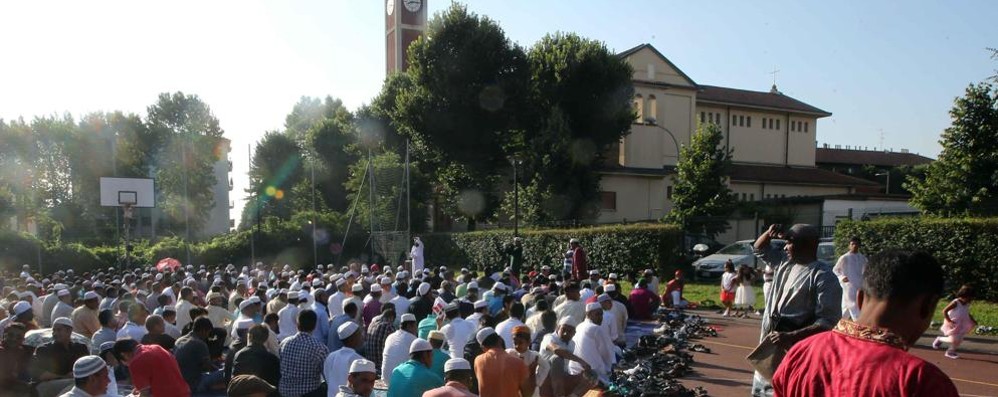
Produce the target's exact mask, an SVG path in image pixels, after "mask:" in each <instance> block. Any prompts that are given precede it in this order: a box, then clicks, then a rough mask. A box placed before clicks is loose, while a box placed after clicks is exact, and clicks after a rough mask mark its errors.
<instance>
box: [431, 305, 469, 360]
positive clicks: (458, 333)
mask: <svg viewBox="0 0 998 397" xmlns="http://www.w3.org/2000/svg"><path fill="white" fill-rule="evenodd" d="M444 313H445V314H446V316H447V325H444V326H443V328H440V332H443V333H444V338H445V339H447V353H449V354H450V357H451V358H464V346H465V345H467V344H468V341H470V340H471V339H472V338H474V337H475V330H477V329H478V325H477V324H474V323H472V322H470V321H468V320H465V319H463V318H461V314H460V313H459V310H458V306H457V303H456V302H451V303H449V304H447V306H445V307H444Z"/></svg>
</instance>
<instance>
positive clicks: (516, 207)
mask: <svg viewBox="0 0 998 397" xmlns="http://www.w3.org/2000/svg"><path fill="white" fill-rule="evenodd" d="M509 162H510V163H512V164H513V237H519V236H520V182H519V180H518V179H517V168H518V167H519V165H521V164H523V159H521V158H520V157H519V156H517V155H514V156H512V157H510V158H509Z"/></svg>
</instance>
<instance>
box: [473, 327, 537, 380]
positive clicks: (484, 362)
mask: <svg viewBox="0 0 998 397" xmlns="http://www.w3.org/2000/svg"><path fill="white" fill-rule="evenodd" d="M475 339H477V340H478V343H479V344H481V345H482V350H484V353H482V354H480V355H479V356H478V357H475V377H477V378H478V394H479V395H480V396H481V397H531V396H533V394H534V388H535V386H536V385H535V384H536V383H537V380H536V375H535V374H536V373H537V360H534V362H533V363H532V364H530V366H529V367H528V366H527V364H524V363H523V360H520V359H519V358H517V357H514V356H513V355H511V354H509V353H506V350H505V348H504V347H503V341H502V338H501V337H499V334H497V333H496V331H495V330H494V329H492V328H491V327H486V328H482V329H481V330H480V331H478V334H477V335H475Z"/></svg>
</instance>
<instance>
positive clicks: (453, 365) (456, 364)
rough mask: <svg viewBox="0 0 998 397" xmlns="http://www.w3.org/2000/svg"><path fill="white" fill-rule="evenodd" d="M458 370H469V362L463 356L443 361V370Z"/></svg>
mask: <svg viewBox="0 0 998 397" xmlns="http://www.w3.org/2000/svg"><path fill="white" fill-rule="evenodd" d="M460 370H467V371H470V370H471V363H470V362H468V360H465V359H463V358H452V359H449V360H447V362H446V363H444V372H450V371H460Z"/></svg>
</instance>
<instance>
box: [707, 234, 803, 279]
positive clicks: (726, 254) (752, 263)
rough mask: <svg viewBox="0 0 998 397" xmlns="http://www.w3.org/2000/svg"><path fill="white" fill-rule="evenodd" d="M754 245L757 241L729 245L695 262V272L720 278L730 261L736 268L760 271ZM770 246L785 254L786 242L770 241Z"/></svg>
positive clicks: (744, 241)
mask: <svg viewBox="0 0 998 397" xmlns="http://www.w3.org/2000/svg"><path fill="white" fill-rule="evenodd" d="M753 244H755V240H741V241H736V242H734V243H732V244H729V245H727V246H725V247H724V248H721V249H720V250H718V251H717V252H715V253H714V254H713V255H710V256H707V257H704V258H703V259H699V260H697V261H696V262H693V271H694V272H696V275H697V276H699V277H708V278H713V277H720V276H721V274H724V262H726V261H727V260H728V259H730V260H731V262H733V263H734V264H735V268H737V267H738V266H741V265H748V266H749V267H752V268H756V269H758V268H759V267H760V264H759V259H758V258H756V257H755V255H754V254H753V253H752V251H753V249H752V245H753ZM769 244H770V245H771V246H772V247H773V248H776V249H779V250H780V252H783V246H784V245H785V244H786V241H785V240H770V242H769Z"/></svg>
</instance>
